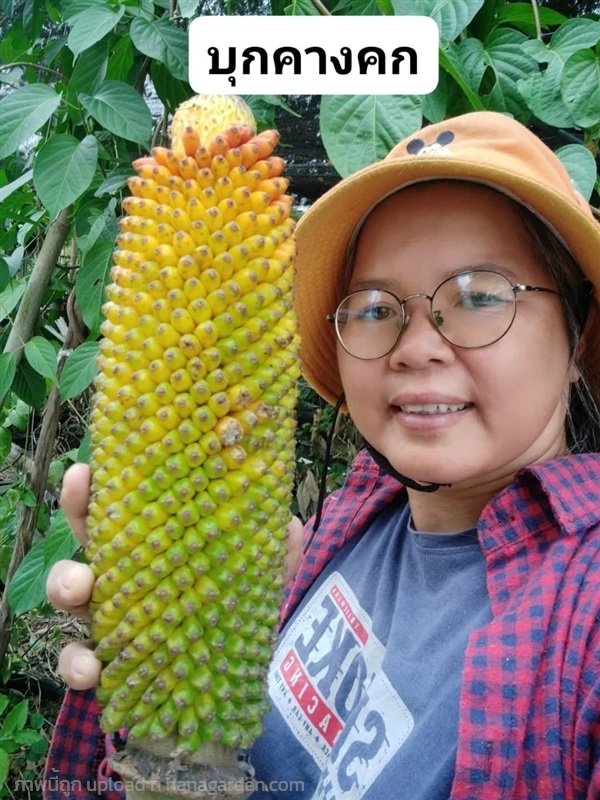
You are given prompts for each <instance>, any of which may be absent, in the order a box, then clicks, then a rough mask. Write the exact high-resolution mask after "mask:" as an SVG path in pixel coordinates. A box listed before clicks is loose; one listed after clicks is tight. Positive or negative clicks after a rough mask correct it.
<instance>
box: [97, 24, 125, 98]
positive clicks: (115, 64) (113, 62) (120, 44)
mask: <svg viewBox="0 0 600 800" xmlns="http://www.w3.org/2000/svg"><path fill="white" fill-rule="evenodd" d="M133 60H134V59H133V45H132V44H131V37H130V36H121V37H120V38H119V39H117V41H116V42H115V46H114V47H113V49H112V51H111V53H110V58H109V59H108V68H107V70H106V79H107V80H111V81H124V80H125V79H126V78H127V75H128V74H129V70H130V69H131V67H132V66H133ZM96 88H97V87H96Z"/></svg>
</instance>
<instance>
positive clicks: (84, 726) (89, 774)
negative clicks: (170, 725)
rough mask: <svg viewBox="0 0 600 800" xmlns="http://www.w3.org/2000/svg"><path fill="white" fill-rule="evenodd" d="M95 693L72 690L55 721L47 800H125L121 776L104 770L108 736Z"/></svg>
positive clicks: (45, 778) (47, 775)
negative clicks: (120, 780)
mask: <svg viewBox="0 0 600 800" xmlns="http://www.w3.org/2000/svg"><path fill="white" fill-rule="evenodd" d="M94 697H95V691H94V689H88V690H87V691H85V692H78V691H75V690H74V689H69V690H68V691H67V694H66V695H65V699H64V701H63V704H62V708H61V710H60V713H59V715H58V719H57V720H56V726H55V729H54V736H53V739H52V744H51V746H50V752H49V753H48V759H47V761H46V770H45V773H44V791H43V797H44V800H92V798H94V800H96V799H97V798H98V797H102V798H104V800H124V798H125V794H124V792H122V791H121V790H120V789H119V784H118V776H117V775H115V774H114V773H112V777H108V775H107V774H106V773H105V771H104V769H102V767H103V762H104V759H105V756H106V747H105V736H104V734H103V733H102V731H101V730H100V725H99V721H98V720H99V716H100V707H99V706H98V704H97V703H96V701H95V699H94Z"/></svg>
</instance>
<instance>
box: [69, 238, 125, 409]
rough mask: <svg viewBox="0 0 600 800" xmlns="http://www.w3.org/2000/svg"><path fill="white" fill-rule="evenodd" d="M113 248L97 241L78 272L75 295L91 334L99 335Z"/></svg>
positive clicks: (85, 256)
mask: <svg viewBox="0 0 600 800" xmlns="http://www.w3.org/2000/svg"><path fill="white" fill-rule="evenodd" d="M113 249H114V245H113V243H112V242H110V241H105V242H97V243H96V244H94V245H93V246H92V247H91V248H90V249H89V250H88V252H87V253H85V255H84V257H83V260H82V264H81V267H80V269H79V271H78V273H77V278H76V281H75V297H76V298H77V304H78V306H79V309H80V311H81V315H82V317H83V321H84V322H85V324H86V325H87V326H88V328H89V329H90V335H91V336H97V334H98V331H99V328H100V324H101V322H102V319H103V317H102V306H103V305H104V303H105V302H106V297H105V295H104V287H105V286H106V284H107V283H108V278H109V274H110V268H111V266H112V252H113ZM67 363H68V362H67ZM77 394H78V392H77Z"/></svg>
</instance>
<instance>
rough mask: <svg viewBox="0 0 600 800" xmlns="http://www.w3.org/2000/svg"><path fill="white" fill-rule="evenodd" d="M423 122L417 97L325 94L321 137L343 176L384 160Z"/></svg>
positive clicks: (321, 115) (321, 117) (333, 162)
mask: <svg viewBox="0 0 600 800" xmlns="http://www.w3.org/2000/svg"><path fill="white" fill-rule="evenodd" d="M421 121H422V113H421V99H420V98H418V97H410V96H389V95H370V96H364V95H324V96H323V98H322V99H321V114H320V124H321V137H322V139H323V144H324V145H325V149H326V151H327V155H328V156H329V159H330V160H331V162H332V164H333V165H334V167H335V168H336V170H337V171H338V172H339V173H340V175H341V176H342V177H345V176H347V175H350V174H352V173H353V172H356V170H358V169H361V168H362V167H364V166H367V165H368V164H372V163H373V162H374V161H378V160H380V159H382V158H383V157H384V156H386V155H387V153H388V152H389V151H390V150H391V148H392V147H393V146H394V145H395V144H397V143H398V142H399V141H400V140H401V139H403V138H405V137H406V136H408V135H409V134H410V133H412V132H413V131H416V130H417V129H418V128H419V127H420V125H421Z"/></svg>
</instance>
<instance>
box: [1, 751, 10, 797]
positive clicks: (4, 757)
mask: <svg viewBox="0 0 600 800" xmlns="http://www.w3.org/2000/svg"><path fill="white" fill-rule="evenodd" d="M9 769H10V759H9V757H8V753H7V752H5V751H4V750H2V748H0V789H2V788H4V787H5V786H6V779H7V778H8V770H9Z"/></svg>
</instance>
